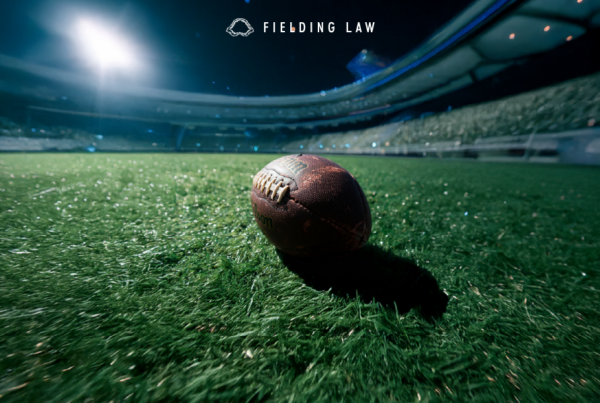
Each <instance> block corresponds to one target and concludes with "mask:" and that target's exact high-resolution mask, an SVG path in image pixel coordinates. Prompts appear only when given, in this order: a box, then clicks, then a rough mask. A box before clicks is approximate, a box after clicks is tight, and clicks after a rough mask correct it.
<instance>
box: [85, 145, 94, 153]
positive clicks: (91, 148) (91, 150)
mask: <svg viewBox="0 0 600 403" xmlns="http://www.w3.org/2000/svg"><path fill="white" fill-rule="evenodd" d="M86 150H88V151H89V152H91V153H94V152H96V147H94V146H89V147H87V148H86Z"/></svg>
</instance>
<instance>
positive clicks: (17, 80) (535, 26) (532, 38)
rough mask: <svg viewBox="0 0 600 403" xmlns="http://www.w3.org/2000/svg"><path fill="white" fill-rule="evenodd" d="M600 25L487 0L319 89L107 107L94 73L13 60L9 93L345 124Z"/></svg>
mask: <svg viewBox="0 0 600 403" xmlns="http://www.w3.org/2000/svg"><path fill="white" fill-rule="evenodd" d="M598 26H600V0H529V1H516V0H478V1H476V2H474V3H473V4H472V5H471V6H470V7H468V8H467V9H466V10H465V11H464V12H462V13H461V14H460V15H459V16H457V17H456V18H455V19H454V20H452V21H451V22H450V23H449V24H447V25H446V26H445V27H443V28H442V29H441V30H440V31H438V32H437V33H436V34H435V35H433V36H432V37H431V38H430V39H429V40H428V41H426V42H425V43H423V44H422V45H421V46H419V47H418V48H416V49H415V50H414V51H412V52H411V53H410V54H408V55H407V56H405V57H403V58H401V59H400V60H397V61H396V62H394V63H393V64H391V65H390V66H389V67H387V68H385V69H383V70H380V71H378V72H377V73H375V74H372V75H370V76H368V77H365V78H362V79H360V80H359V81H356V82H354V83H352V84H349V85H346V86H344V87H340V88H334V89H332V90H329V91H321V92H320V93H314V94H307V95H292V96H279V97H236V96H225V95H213V94H202V93H189V92H181V91H171V90H161V89H154V88H149V87H139V86H133V85H129V86H128V85H119V86H108V87H103V88H102V91H101V94H102V95H101V97H102V106H101V107H100V109H98V108H99V107H98V102H97V100H98V94H99V93H100V92H99V89H98V88H97V87H96V86H95V84H94V83H92V82H90V79H89V78H88V77H84V76H77V75H74V74H72V73H67V72H65V71H61V70H58V69H54V68H50V67H45V66H40V65H33V64H29V63H26V62H23V61H21V60H19V59H15V58H12V57H9V56H4V55H0V71H2V72H3V74H2V77H3V78H2V79H0V92H5V93H10V94H14V95H18V96H22V97H26V98H27V99H28V102H30V104H31V105H32V107H34V108H38V109H46V110H49V111H54V112H59V113H75V114H87V113H100V114H101V115H104V116H107V117H120V118H128V119H129V118H130V119H135V120H148V121H160V122H170V123H173V124H177V125H183V126H221V127H223V126H225V127H237V128H248V127H256V128H261V129H275V128H278V127H282V126H286V127H308V128H312V127H315V126H337V125H339V124H342V123H351V122H356V121H359V120H364V119H370V118H372V117H373V116H375V115H379V114H389V113H393V112H397V111H400V110H402V109H405V108H408V107H410V106H414V105H417V104H419V103H422V102H425V101H428V100H431V99H434V98H437V97H439V96H441V95H444V94H447V93H450V92H453V91H456V90H458V89H460V88H464V87H466V86H469V85H471V84H472V83H474V82H475V81H477V80H482V79H484V78H487V77H490V76H492V75H495V74H497V73H499V72H500V71H502V70H504V69H506V68H507V67H509V66H510V65H512V64H513V63H515V61H517V60H519V59H522V58H523V57H526V56H528V55H532V54H535V53H540V52H545V51H548V50H550V49H553V48H556V47H558V46H561V45H563V44H567V43H568V42H570V41H571V40H573V39H575V38H577V37H579V36H581V35H583V34H584V33H585V32H586V31H587V30H589V29H592V28H595V27H598ZM566 46H568V44H567V45H566ZM65 99H68V100H69V101H68V102H64V101H65Z"/></svg>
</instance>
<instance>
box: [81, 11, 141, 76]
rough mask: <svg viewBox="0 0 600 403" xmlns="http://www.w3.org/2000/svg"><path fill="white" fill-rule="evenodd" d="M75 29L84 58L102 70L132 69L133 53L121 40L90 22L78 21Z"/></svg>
mask: <svg viewBox="0 0 600 403" xmlns="http://www.w3.org/2000/svg"><path fill="white" fill-rule="evenodd" d="M77 28H78V29H77V33H78V36H77V39H78V41H79V42H80V43H81V47H82V49H83V51H84V52H85V54H86V56H87V57H88V58H89V59H90V60H91V61H92V62H94V63H96V64H98V65H99V66H100V67H101V68H102V69H105V68H115V67H116V68H128V69H129V68H132V67H134V65H135V62H134V59H133V51H132V49H131V48H130V47H129V46H128V45H127V44H126V43H125V42H124V40H123V39H122V38H119V37H117V36H115V35H113V34H112V33H111V32H109V31H108V30H107V29H103V28H102V27H99V26H97V25H96V24H94V23H92V22H90V21H80V22H79V25H78V27H77Z"/></svg>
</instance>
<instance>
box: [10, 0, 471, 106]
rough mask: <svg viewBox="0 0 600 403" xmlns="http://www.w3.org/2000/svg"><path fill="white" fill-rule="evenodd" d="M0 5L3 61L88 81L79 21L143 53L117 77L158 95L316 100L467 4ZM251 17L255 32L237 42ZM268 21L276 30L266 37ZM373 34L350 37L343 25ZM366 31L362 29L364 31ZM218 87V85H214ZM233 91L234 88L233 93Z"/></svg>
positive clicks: (261, 0)
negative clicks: (373, 57) (240, 21)
mask: <svg viewBox="0 0 600 403" xmlns="http://www.w3.org/2000/svg"><path fill="white" fill-rule="evenodd" d="M3 3H4V4H3V5H1V6H0V11H1V12H0V53H3V54H7V55H10V56H15V57H19V58H21V59H24V60H27V61H30V62H34V63H39V64H43V65H46V66H53V67H58V68H61V69H67V70H69V71H73V72H78V73H82V74H90V75H91V74H94V73H95V72H94V70H92V69H91V67H90V66H89V65H88V64H86V63H85V62H84V61H83V59H82V58H81V54H80V53H81V52H80V51H79V50H78V49H77V48H76V47H75V46H74V44H73V39H72V35H73V32H74V27H75V25H76V23H77V21H78V20H80V19H81V18H86V19H91V20H94V21H95V22H98V23H101V24H102V25H103V26H107V27H110V29H113V30H116V31H118V33H119V35H120V36H121V37H123V38H126V40H127V41H128V42H130V43H134V44H135V48H136V49H138V52H137V53H138V56H137V58H138V60H139V62H140V65H141V66H142V67H141V68H140V69H139V70H138V71H130V72H127V73H115V72H113V73H111V76H110V78H109V79H111V80H126V81H127V82H135V83H139V84H142V85H149V86H152V87H157V88H168V89H175V90H182V91H192V92H205V93H214V94H228V95H244V96H264V95H270V96H274V95H289V94H302V93H311V92H318V91H321V90H327V89H331V88H333V87H339V86H342V85H345V84H348V83H350V82H352V81H353V76H352V74H351V73H350V72H349V71H348V70H347V68H346V64H347V63H348V62H349V61H350V60H351V59H352V58H353V57H354V56H356V55H357V54H358V53H359V52H360V51H361V50H362V49H368V50H370V51H374V52H375V53H377V54H379V55H380V56H383V57H386V58H389V59H392V60H395V59H397V58H399V57H402V56H403V55H405V54H406V53H407V52H409V51H411V50H412V49H414V48H415V47H416V46H418V45H419V44H420V43H422V42H423V41H424V40H426V39H427V38H428V37H429V36H430V35H432V34H433V33H434V32H435V31H436V30H438V29H439V28H441V27H442V26H443V25H444V24H445V23H447V22H448V21H450V20H451V19H452V18H453V17H455V16H456V15H457V14H458V13H460V12H461V11H462V10H463V9H464V8H465V7H467V5H468V4H469V3H470V1H468V0H453V1H447V0H445V1H421V0H419V1H410V2H409V1H383V0H369V1H367V0H361V1H331V0H329V1H323V0H320V1H306V0H305V1H299V0H285V1H282V0H274V1H272V0H268V1H267V0H249V2H246V0H218V1H217V0H215V1H211V2H208V1H182V0H143V1H142V0H136V1H118V0H90V1H71V2H68V1H55V0H45V1H44V0H42V1H40V0H37V1H36V0H19V1H14V2H10V3H9V2H3ZM236 18H245V19H247V20H248V21H249V22H250V24H251V25H252V26H253V28H254V30H255V32H254V33H253V34H251V35H249V36H248V37H241V36H238V37H231V36H230V35H229V34H227V33H226V32H225V30H226V28H227V27H228V26H229V24H231V22H232V21H233V20H234V19H236ZM264 21H269V22H270V24H269V27H270V30H269V32H268V33H264V32H263V23H264ZM282 21H283V22H286V29H288V30H289V26H290V22H292V23H293V25H294V26H296V27H297V23H298V22H300V21H302V22H305V23H307V24H308V23H310V22H313V23H314V24H316V23H317V22H320V21H322V22H324V23H325V26H327V23H329V22H334V23H335V32H334V33H333V34H330V33H312V34H310V33H302V34H301V33H275V34H274V33H271V32H270V31H271V29H272V26H273V22H277V24H279V23H280V22H282ZM365 21H368V22H375V32H374V33H366V32H363V33H362V34H358V33H346V32H345V31H346V22H348V23H350V26H351V27H355V26H356V23H357V22H361V23H363V22H365ZM363 30H364V25H363ZM213 82H214V84H213ZM227 87H229V89H228V88H227Z"/></svg>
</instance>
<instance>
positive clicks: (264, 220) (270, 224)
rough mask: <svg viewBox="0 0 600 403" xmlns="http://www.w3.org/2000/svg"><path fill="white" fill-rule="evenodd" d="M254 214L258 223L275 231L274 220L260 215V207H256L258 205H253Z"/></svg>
mask: <svg viewBox="0 0 600 403" xmlns="http://www.w3.org/2000/svg"><path fill="white" fill-rule="evenodd" d="M252 214H253V215H254V218H255V219H256V221H258V222H260V223H261V224H262V225H264V226H265V227H267V228H270V229H275V228H274V227H273V219H272V218H271V217H267V216H264V215H262V214H261V213H259V212H258V206H257V205H256V203H252Z"/></svg>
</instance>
